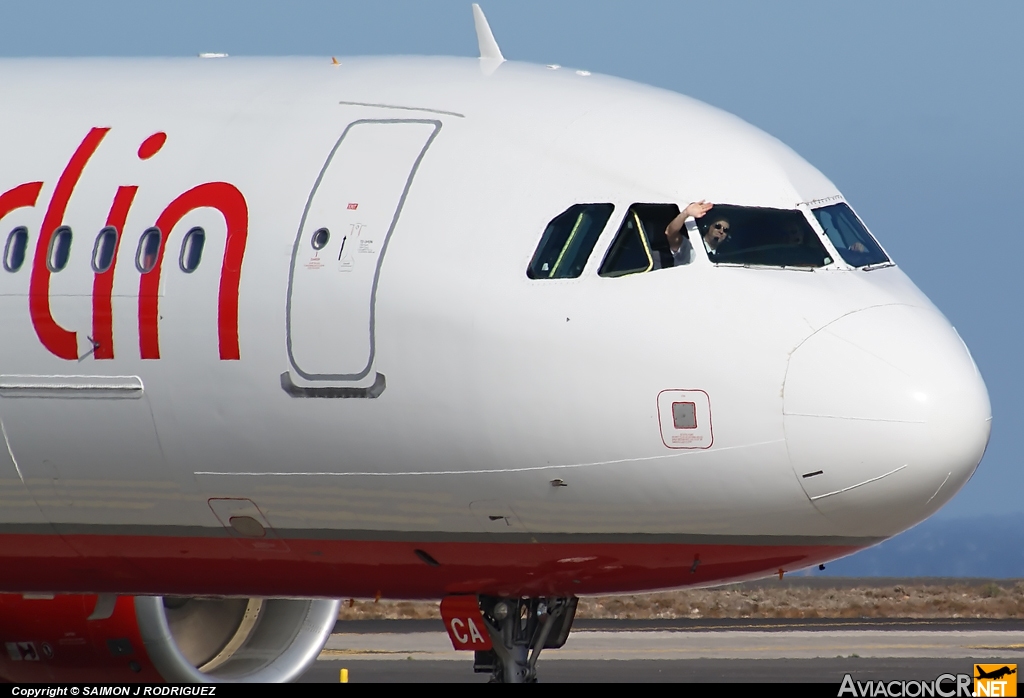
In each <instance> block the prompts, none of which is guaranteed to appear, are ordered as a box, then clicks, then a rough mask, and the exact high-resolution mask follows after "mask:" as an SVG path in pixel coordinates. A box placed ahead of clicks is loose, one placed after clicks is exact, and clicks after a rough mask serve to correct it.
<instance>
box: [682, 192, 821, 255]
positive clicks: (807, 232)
mask: <svg viewBox="0 0 1024 698" xmlns="http://www.w3.org/2000/svg"><path fill="white" fill-rule="evenodd" d="M697 229H698V230H700V234H701V239H702V240H703V242H704V249H705V250H706V251H707V253H708V258H709V259H710V260H711V261H712V262H714V263H715V264H742V265H744V266H747V265H749V266H762V267H804V268H813V267H823V266H825V265H826V264H831V263H832V258H831V257H829V256H828V252H827V251H826V250H825V246H824V245H823V244H822V243H821V240H820V239H819V238H818V236H817V234H816V233H815V232H814V229H813V228H812V227H811V225H810V224H809V223H808V222H807V219H806V218H804V215H803V213H801V212H800V211H794V210H790V209H778V208H754V207H749V206H730V205H727V204H715V205H714V207H713V208H712V209H711V210H710V211H708V212H707V213H706V214H705V215H704V216H703V217H701V218H698V219H697Z"/></svg>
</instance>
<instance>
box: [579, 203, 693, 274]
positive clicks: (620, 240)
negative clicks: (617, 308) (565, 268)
mask: <svg viewBox="0 0 1024 698" xmlns="http://www.w3.org/2000/svg"><path fill="white" fill-rule="evenodd" d="M678 215H679V207H678V206H676V205H675V204H633V205H632V206H630V207H629V211H627V212H626V217H625V218H624V219H623V220H622V225H620V226H619V232H618V234H617V235H616V236H615V240H614V241H613V242H612V245H611V247H610V248H609V249H608V254H606V255H605V258H604V261H603V262H602V263H601V268H600V269H599V270H598V274H599V275H601V276H625V275H627V274H639V273H641V272H645V271H651V270H653V269H666V268H668V267H672V266H680V265H682V264H689V263H690V261H691V260H692V259H693V249H692V247H691V246H690V241H689V239H688V238H687V237H686V231H685V230H684V231H683V244H682V246H681V247H680V249H679V250H676V251H675V252H674V253H673V251H672V250H671V249H669V243H668V238H666V237H665V228H667V227H668V224H669V223H671V222H672V219H673V218H675V217H676V216H678Z"/></svg>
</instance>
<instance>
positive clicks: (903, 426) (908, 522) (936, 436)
mask: <svg viewBox="0 0 1024 698" xmlns="http://www.w3.org/2000/svg"><path fill="white" fill-rule="evenodd" d="M783 415H784V423H785V429H786V443H787V447H788V449H789V456H790V461H791V463H792V464H793V470H794V472H795V474H796V477H797V479H798V480H799V481H800V484H801V485H802V486H803V488H804V491H805V492H806V493H807V496H808V498H810V500H811V502H812V503H813V504H814V506H815V507H816V508H817V509H818V510H819V511H820V512H821V513H822V514H823V515H824V516H825V517H826V518H828V519H829V520H830V521H831V522H833V523H834V524H835V526H836V532H837V533H841V534H843V535H855V536H891V535H895V534H896V533H898V532H900V531H902V530H904V529H906V528H909V527H910V526H912V525H914V524H915V523H917V522H919V521H922V520H923V519H925V518H927V517H928V516H929V515H931V514H932V513H934V512H935V511H936V510H937V509H938V508H939V507H941V506H942V505H943V504H945V503H946V502H947V501H949V500H950V499H951V498H952V497H953V495H954V494H956V492H957V491H958V490H959V489H960V488H961V487H962V486H963V485H964V484H965V483H966V482H967V481H968V480H969V479H970V477H971V475H972V474H973V473H974V470H975V468H977V466H978V463H979V462H980V461H981V457H982V455H983V454H984V452H985V448H986V446H987V445H988V438H989V432H990V427H991V421H992V411H991V406H990V404H989V399H988V391H987V390H986V389H985V383H984V381H982V378H981V374H980V373H979V371H978V368H977V366H976V365H975V363H974V360H973V359H972V358H971V355H970V353H969V352H968V351H967V347H966V346H965V345H964V343H963V341H962V340H961V339H960V336H959V335H958V334H957V333H956V330H954V329H953V327H952V326H951V325H950V324H949V322H948V321H947V320H946V319H945V318H944V317H943V316H942V315H941V314H940V313H939V312H938V311H936V310H934V309H930V308H920V307H914V306H908V305H886V306H876V307H873V308H867V309H865V310H860V311H857V312H854V313H851V314H849V315H845V316H843V317H842V318H840V319H838V320H836V321H834V322H832V323H831V324H829V325H827V326H826V327H824V328H822V329H820V330H818V331H817V332H815V333H814V334H813V335H811V337H810V338H808V339H807V340H806V341H805V342H804V343H803V344H801V345H800V346H799V347H798V348H797V349H796V350H795V351H794V352H793V353H792V354H791V356H790V360H789V368H788V370H787V372H786V380H785V384H784V387H783Z"/></svg>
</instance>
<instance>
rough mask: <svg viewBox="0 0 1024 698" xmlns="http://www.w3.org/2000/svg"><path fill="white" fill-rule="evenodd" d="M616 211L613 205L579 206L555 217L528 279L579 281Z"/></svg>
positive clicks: (534, 255) (545, 233) (541, 241)
mask: <svg viewBox="0 0 1024 698" xmlns="http://www.w3.org/2000/svg"><path fill="white" fill-rule="evenodd" d="M614 209H615V207H614V206H612V205H611V204H576V205H574V206H570V207H569V208H568V209H567V210H566V211H565V212H564V213H561V214H559V215H558V216H556V217H555V218H554V219H553V220H552V221H551V222H550V223H548V227H547V228H545V229H544V235H543V236H542V237H541V239H540V244H539V245H537V251H536V252H534V253H533V259H532V260H531V261H530V266H529V267H528V268H527V270H526V275H527V276H529V277H530V278H531V279H575V278H576V277H578V276H579V275H580V274H581V273H583V267H585V266H586V264H587V260H588V259H589V258H590V253H591V252H593V251H594V245H595V244H597V238H599V237H600V236H601V231H602V230H604V226H605V225H606V224H607V223H608V219H609V218H611V215H612V211H613V210H614Z"/></svg>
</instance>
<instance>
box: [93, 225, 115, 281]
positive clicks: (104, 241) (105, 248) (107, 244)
mask: <svg viewBox="0 0 1024 698" xmlns="http://www.w3.org/2000/svg"><path fill="white" fill-rule="evenodd" d="M115 249H117V229H116V228H113V227H112V226H107V227H106V228H104V229H103V230H101V231H100V234H99V235H97V236H96V244H95V245H93V248H92V270H93V271H94V272H96V273H97V274H102V273H103V272H105V271H107V270H108V269H110V266H111V265H112V264H113V263H114V250H115Z"/></svg>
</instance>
